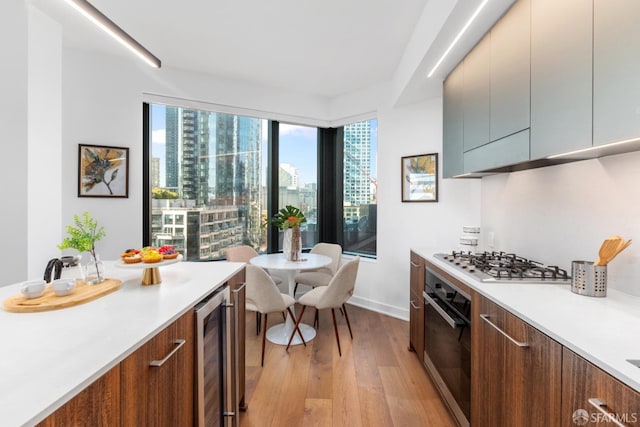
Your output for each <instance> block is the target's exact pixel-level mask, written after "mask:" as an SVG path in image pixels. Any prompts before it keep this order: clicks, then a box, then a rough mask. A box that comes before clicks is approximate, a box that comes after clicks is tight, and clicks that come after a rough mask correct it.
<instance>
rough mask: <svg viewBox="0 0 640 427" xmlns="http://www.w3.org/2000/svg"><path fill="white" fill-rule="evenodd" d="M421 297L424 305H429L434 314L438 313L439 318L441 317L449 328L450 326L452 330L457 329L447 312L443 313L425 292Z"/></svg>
mask: <svg viewBox="0 0 640 427" xmlns="http://www.w3.org/2000/svg"><path fill="white" fill-rule="evenodd" d="M422 296H424V301H425V303H426V304H430V305H431V306H432V307H433V309H434V310H435V311H436V313H438V314H439V315H440V317H442V319H443V320H444V321H445V322H447V323H448V324H449V326H451V327H452V328H453V329H456V328H457V327H458V325H457V324H456V321H455V320H454V319H453V317H451V316H449V315H448V314H447V312H446V311H444V310H443V309H442V307H440V306H439V305H438V303H437V302H436V300H434V299H433V298H431V297H430V296H429V294H427V293H426V292H423V293H422Z"/></svg>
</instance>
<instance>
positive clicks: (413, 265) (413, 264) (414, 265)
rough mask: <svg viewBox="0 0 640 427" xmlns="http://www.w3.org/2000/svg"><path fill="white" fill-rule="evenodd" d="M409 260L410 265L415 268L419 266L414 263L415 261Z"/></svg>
mask: <svg viewBox="0 0 640 427" xmlns="http://www.w3.org/2000/svg"><path fill="white" fill-rule="evenodd" d="M409 262H411V267H416V268H417V267H420V264H416V263H415V262H413V261H409Z"/></svg>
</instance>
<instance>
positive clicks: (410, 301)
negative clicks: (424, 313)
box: [409, 300, 420, 310]
mask: <svg viewBox="0 0 640 427" xmlns="http://www.w3.org/2000/svg"><path fill="white" fill-rule="evenodd" d="M409 304H411V307H413V308H414V309H416V310H420V306H419V305H416V304H415V303H414V302H413V300H409Z"/></svg>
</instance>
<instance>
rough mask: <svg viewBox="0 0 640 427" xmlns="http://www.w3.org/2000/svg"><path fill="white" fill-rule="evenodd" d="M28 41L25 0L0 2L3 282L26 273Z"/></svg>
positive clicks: (0, 261) (0, 278)
mask: <svg viewBox="0 0 640 427" xmlns="http://www.w3.org/2000/svg"><path fill="white" fill-rule="evenodd" d="M27 43H28V33H27V8H26V5H25V2H24V1H23V0H4V1H2V2H0V52H2V59H1V60H0V94H1V96H0V128H1V129H2V142H0V147H2V154H3V155H2V166H1V167H0V183H2V200H3V202H2V208H0V223H2V225H3V233H2V241H3V244H2V245H0V286H3V285H7V284H9V283H13V282H17V281H19V280H24V278H25V276H26V274H27V259H28V251H27V215H26V213H27V181H28V176H27V70H28V68H27V67H28V62H27Z"/></svg>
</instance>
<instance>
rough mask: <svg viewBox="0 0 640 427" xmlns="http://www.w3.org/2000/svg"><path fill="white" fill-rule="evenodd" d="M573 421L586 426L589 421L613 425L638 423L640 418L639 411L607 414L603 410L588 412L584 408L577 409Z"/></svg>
mask: <svg viewBox="0 0 640 427" xmlns="http://www.w3.org/2000/svg"><path fill="white" fill-rule="evenodd" d="M572 419H573V423H574V424H575V425H577V426H585V425H587V424H589V423H604V424H611V425H620V424H627V425H628V424H636V423H637V422H638V421H639V420H640V415H639V414H638V413H637V412H630V413H622V414H613V413H611V414H605V413H602V412H588V411H586V410H584V409H576V410H575V411H574V412H573V415H572Z"/></svg>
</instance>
